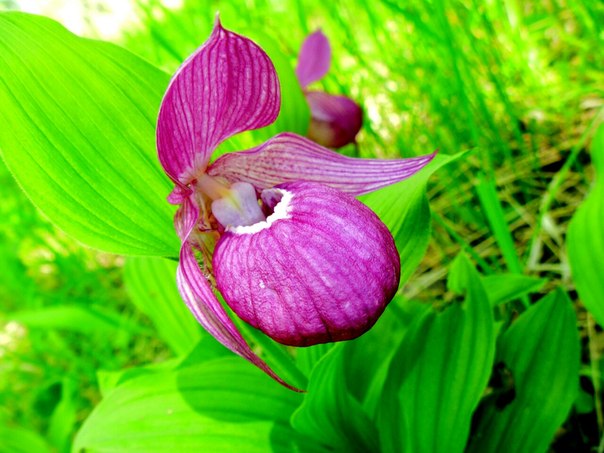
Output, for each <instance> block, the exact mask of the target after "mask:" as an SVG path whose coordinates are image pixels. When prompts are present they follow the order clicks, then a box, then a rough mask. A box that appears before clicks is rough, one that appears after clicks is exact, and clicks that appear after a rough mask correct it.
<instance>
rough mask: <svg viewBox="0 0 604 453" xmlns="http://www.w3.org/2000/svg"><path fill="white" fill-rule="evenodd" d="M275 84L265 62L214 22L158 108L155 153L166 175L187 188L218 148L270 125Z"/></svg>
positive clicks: (256, 50) (252, 46) (274, 109)
mask: <svg viewBox="0 0 604 453" xmlns="http://www.w3.org/2000/svg"><path fill="white" fill-rule="evenodd" d="M280 104H281V95H280V90H279V80H278V78H277V73H276V72H275V68H274V66H273V64H272V62H271V61H270V59H269V57H268V56H267V55H266V53H264V51H263V50H262V49H260V47H258V46H257V45H256V44H254V43H253V42H252V41H251V40H249V39H247V38H244V37H243V36H240V35H237V34H235V33H232V32H230V31H228V30H225V29H224V28H222V26H221V25H220V22H219V21H218V20H217V21H216V24H215V26H214V30H213V31H212V34H211V36H210V38H209V39H208V41H206V42H205V44H203V45H202V46H201V47H200V48H199V49H198V50H197V51H196V52H195V53H194V54H193V55H191V56H190V57H189V58H188V59H187V60H186V61H185V62H184V63H183V64H182V66H181V67H180V68H179V70H178V71H177V72H176V74H175V75H174V77H173V78H172V81H171V82H170V85H169V86H168V89H167V91H166V94H165V95H164V98H163V100H162V103H161V107H160V111H159V117H158V120H157V136H156V138H157V149H158V154H159V159H160V161H161V163H162V165H163V167H164V169H165V171H166V173H167V174H168V175H169V176H170V177H171V178H172V179H173V180H174V181H179V182H181V183H183V184H188V183H189V182H190V180H191V179H192V178H193V174H194V173H196V172H200V171H203V170H204V169H205V167H206V165H207V163H208V161H209V159H210V155H211V154H212V151H213V150H214V148H216V146H218V144H219V143H220V142H222V141H224V140H226V139H227V138H229V137H231V136H232V135H234V134H237V133H239V132H243V131H247V130H251V129H257V128H260V127H264V126H267V125H269V124H271V123H272V122H273V121H275V119H276V118H277V115H278V114H279V108H280Z"/></svg>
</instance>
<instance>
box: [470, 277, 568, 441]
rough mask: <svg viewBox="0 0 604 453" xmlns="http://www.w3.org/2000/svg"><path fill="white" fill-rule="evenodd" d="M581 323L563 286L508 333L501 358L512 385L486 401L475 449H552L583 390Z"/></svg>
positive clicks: (500, 353) (528, 313)
mask: <svg viewBox="0 0 604 453" xmlns="http://www.w3.org/2000/svg"><path fill="white" fill-rule="evenodd" d="M576 323H577V320H576V316H575V312H574V310H573V307H572V304H571V302H570V300H569V298H568V296H567V295H566V293H564V292H563V291H562V290H560V289H558V290H556V291H555V292H553V293H551V294H549V295H548V296H546V297H544V298H543V299H542V300H541V301H539V302H537V303H536V304H535V305H533V306H531V307H530V308H529V309H528V310H527V311H526V312H525V313H524V314H522V315H521V316H520V318H518V320H517V321H516V322H514V324H512V326H511V327H510V328H509V330H508V331H506V332H505V333H504V334H502V336H501V338H500V341H499V342H498V348H499V349H498V351H497V359H496V361H497V363H499V364H501V367H502V368H503V369H504V370H505V372H506V373H507V374H508V375H509V376H510V377H509V378H508V381H509V386H508V388H505V387H504V388H502V389H496V391H495V393H493V395H491V396H490V397H489V398H488V399H487V400H486V401H485V402H484V403H483V405H482V407H481V411H480V417H479V418H478V420H477V422H478V424H477V426H476V430H475V433H474V436H473V439H472V443H471V445H470V449H469V451H471V452H480V453H486V452H500V451H514V452H527V453H529V452H530V453H533V452H545V451H547V449H548V447H549V445H550V443H551V441H552V438H553V437H554V433H555V432H556V430H557V429H558V428H559V427H560V425H561V424H562V422H563V421H564V420H565V419H566V417H567V416H568V413H569V411H570V409H571V406H572V404H573V402H574V401H575V398H576V396H577V389H578V388H579V351H580V349H579V336H578V333H577V327H576ZM510 399H511V402H509V400H510ZM506 403H507V404H506Z"/></svg>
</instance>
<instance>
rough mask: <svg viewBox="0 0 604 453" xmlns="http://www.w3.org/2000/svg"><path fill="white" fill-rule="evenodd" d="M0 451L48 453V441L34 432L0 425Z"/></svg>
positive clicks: (4, 452) (8, 452) (9, 452)
mask: <svg viewBox="0 0 604 453" xmlns="http://www.w3.org/2000/svg"><path fill="white" fill-rule="evenodd" d="M0 440H1V441H0V453H31V452H36V453H50V452H51V451H53V450H51V449H50V446H49V445H48V443H47V442H46V441H45V440H44V439H43V438H42V437H41V436H40V435H39V434H38V433H36V432H34V431H30V430H28V429H24V428H12V427H11V428H9V427H8V426H3V425H0Z"/></svg>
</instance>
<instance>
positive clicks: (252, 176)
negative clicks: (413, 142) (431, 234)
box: [208, 132, 436, 196]
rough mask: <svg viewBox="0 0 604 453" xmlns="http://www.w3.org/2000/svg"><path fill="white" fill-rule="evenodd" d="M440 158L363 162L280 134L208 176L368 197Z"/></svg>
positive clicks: (223, 160)
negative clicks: (309, 185) (300, 184)
mask: <svg viewBox="0 0 604 453" xmlns="http://www.w3.org/2000/svg"><path fill="white" fill-rule="evenodd" d="M435 155H436V153H433V154H427V155H425V156H419V157H412V158H409V159H391V160H384V159H358V158H354V157H347V156H342V155H341V154H338V153H336V152H335V151H332V150H330V149H327V148H324V147H322V146H320V145H318V144H316V143H314V142H313V141H311V140H309V139H307V138H304V137H300V136H299V135H296V134H291V133H287V132H286V133H283V134H279V135H277V136H275V137H273V138H272V139H270V140H268V141H267V142H265V143H263V144H262V145H260V146H258V147H256V148H252V149H249V150H247V151H239V152H236V153H230V154H225V155H224V156H221V157H220V158H219V159H218V160H216V162H214V163H213V164H212V165H211V166H210V167H209V168H208V174H210V175H212V176H222V177H224V178H226V179H227V180H228V181H230V182H236V181H243V182H249V183H250V184H252V185H254V186H255V187H256V188H257V189H268V188H271V187H273V186H276V185H278V184H281V183H285V182H295V181H307V182H318V183H321V184H325V185H326V186H330V187H333V188H336V189H338V190H340V191H342V192H346V193H349V194H352V195H355V196H357V195H362V194H366V193H369V192H373V191H375V190H377V189H380V188H382V187H386V186H388V185H390V184H394V183H396V182H399V181H401V180H403V179H405V178H408V177H410V176H412V175H413V174H415V173H416V172H418V171H419V170H421V169H422V168H423V167H424V166H426V165H427V164H428V163H429V162H430V161H431V160H432V158H433V157H434V156H435Z"/></svg>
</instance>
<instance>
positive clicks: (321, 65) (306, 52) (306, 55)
mask: <svg viewBox="0 0 604 453" xmlns="http://www.w3.org/2000/svg"><path fill="white" fill-rule="evenodd" d="M330 64H331V47H330V45H329V41H328V40H327V37H326V36H325V35H324V34H323V32H322V31H321V30H317V31H316V32H314V33H311V34H310V35H308V36H307V37H306V39H305V40H304V42H303V43H302V48H301V49H300V54H299V55H298V66H296V76H298V81H299V82H300V85H301V86H302V88H303V89H304V88H306V87H307V86H308V85H310V84H311V83H313V82H316V81H317V80H319V79H321V78H323V76H324V75H325V74H327V71H329V65H330Z"/></svg>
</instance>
